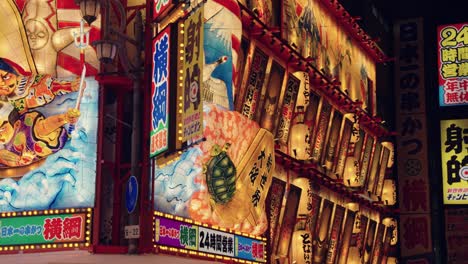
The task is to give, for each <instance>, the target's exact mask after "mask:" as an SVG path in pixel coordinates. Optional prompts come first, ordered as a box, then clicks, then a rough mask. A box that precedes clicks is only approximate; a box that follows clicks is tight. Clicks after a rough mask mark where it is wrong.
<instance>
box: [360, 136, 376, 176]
mask: <svg viewBox="0 0 468 264" xmlns="http://www.w3.org/2000/svg"><path fill="white" fill-rule="evenodd" d="M373 148H374V138H373V137H372V136H371V135H367V137H366V143H365V147H364V153H363V154H362V161H361V177H360V179H359V182H360V183H362V184H364V183H365V182H366V181H367V174H368V172H369V164H370V163H371V159H372V149H373Z"/></svg>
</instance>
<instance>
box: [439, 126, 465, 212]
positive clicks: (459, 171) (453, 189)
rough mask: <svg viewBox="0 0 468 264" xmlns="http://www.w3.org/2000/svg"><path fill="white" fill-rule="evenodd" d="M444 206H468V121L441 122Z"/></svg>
mask: <svg viewBox="0 0 468 264" xmlns="http://www.w3.org/2000/svg"><path fill="white" fill-rule="evenodd" d="M440 137H441V142H440V143H441V152H442V155H441V157H442V159H441V162H442V178H443V181H442V184H443V195H444V204H468V119H456V120H441V121H440Z"/></svg>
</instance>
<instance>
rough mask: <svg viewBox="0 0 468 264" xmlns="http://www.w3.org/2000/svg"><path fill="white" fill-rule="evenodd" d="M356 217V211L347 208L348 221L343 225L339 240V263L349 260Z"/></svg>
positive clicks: (344, 263) (343, 263) (342, 263)
mask: <svg viewBox="0 0 468 264" xmlns="http://www.w3.org/2000/svg"><path fill="white" fill-rule="evenodd" d="M355 219H356V212H354V211H351V210H347V213H346V221H345V222H344V225H343V234H342V236H341V238H340V240H339V245H338V255H337V258H338V259H337V263H338V264H346V263H347V260H348V253H349V246H350V242H351V236H352V234H353V227H354V221H355Z"/></svg>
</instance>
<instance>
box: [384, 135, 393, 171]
mask: <svg viewBox="0 0 468 264" xmlns="http://www.w3.org/2000/svg"><path fill="white" fill-rule="evenodd" d="M382 146H384V147H386V148H388V149H389V150H390V157H388V163H387V168H391V167H393V163H394V159H395V147H394V146H393V143H392V142H389V141H384V142H382ZM382 165H383V164H382Z"/></svg>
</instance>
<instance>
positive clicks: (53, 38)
mask: <svg viewBox="0 0 468 264" xmlns="http://www.w3.org/2000/svg"><path fill="white" fill-rule="evenodd" d="M0 9H1V10H2V12H3V13H2V16H3V17H4V18H5V22H7V21H8V23H10V22H11V25H12V26H8V27H3V28H2V29H0V31H1V32H0V73H1V75H2V77H3V80H4V81H2V82H1V83H0V97H1V100H0V105H1V106H0V119H1V120H2V121H1V127H0V131H1V132H0V145H1V147H0V212H12V211H15V212H18V211H27V210H43V209H60V208H71V207H75V208H76V207H93V206H94V198H95V177H96V152H97V130H98V129H97V124H98V95H99V93H98V83H97V82H96V81H95V80H94V77H92V76H93V75H95V74H96V73H97V72H98V70H99V60H98V59H97V57H96V52H95V51H94V49H93V48H92V47H90V45H88V44H87V41H86V42H85V41H84V39H87V40H89V42H91V41H93V40H96V39H97V38H98V37H99V35H100V34H99V33H100V30H99V25H100V23H99V19H98V22H97V23H96V24H97V26H93V27H92V28H86V29H83V27H80V21H81V14H80V10H79V6H78V5H76V4H75V2H74V1H73V0H57V1H53V2H50V3H49V2H46V1H19V0H18V1H13V0H6V1H1V3H0ZM38 36H44V37H43V38H39V39H38V38H36V37H38ZM78 36H80V37H78ZM75 37H77V39H75ZM78 40H79V41H78ZM80 54H82V55H83V56H80ZM82 58H84V59H85V60H84V61H83V60H82Z"/></svg>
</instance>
